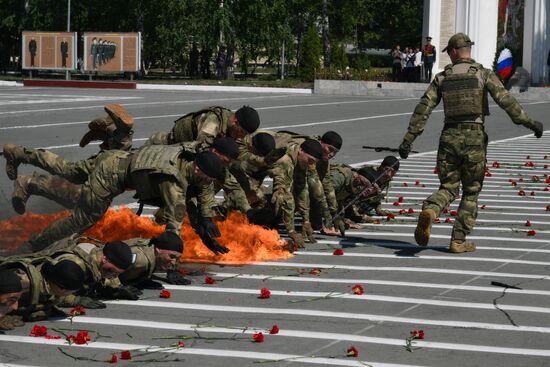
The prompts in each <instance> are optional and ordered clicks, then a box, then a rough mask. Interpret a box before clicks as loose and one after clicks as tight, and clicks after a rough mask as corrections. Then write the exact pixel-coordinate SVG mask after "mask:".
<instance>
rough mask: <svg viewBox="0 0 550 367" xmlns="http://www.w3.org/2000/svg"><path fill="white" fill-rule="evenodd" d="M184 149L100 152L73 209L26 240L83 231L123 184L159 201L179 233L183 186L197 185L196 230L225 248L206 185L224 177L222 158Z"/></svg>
mask: <svg viewBox="0 0 550 367" xmlns="http://www.w3.org/2000/svg"><path fill="white" fill-rule="evenodd" d="M25 151H26V150H25ZM26 152H27V151H26ZM182 153H183V148H182V147H181V146H158V145H157V146H147V147H142V148H141V149H139V150H137V151H135V152H124V151H118V150H113V151H106V152H104V153H102V154H101V155H100V156H99V157H98V159H97V161H96V162H95V167H94V168H93V171H92V172H91V173H90V175H89V176H88V178H87V181H86V182H85V183H84V186H83V188H82V193H81V195H80V198H79V200H78V203H77V205H76V206H75V208H74V212H73V214H72V215H71V216H69V217H67V218H63V219H60V220H58V221H56V222H53V223H51V224H50V225H49V226H48V227H47V228H46V229H44V231H43V232H42V233H41V234H40V235H39V236H38V237H37V238H34V239H32V240H31V241H30V243H29V244H30V245H31V247H32V248H33V250H34V251H36V250H40V249H43V248H45V247H47V246H48V245H50V244H52V243H53V242H55V241H57V240H60V239H62V238H65V237H67V236H69V235H71V234H73V233H81V232H82V231H84V230H86V229H88V228H89V227H90V226H92V225H93V224H94V223H95V222H96V221H97V220H99V219H100V218H101V217H102V216H103V214H104V213H105V211H107V209H108V207H109V205H110V203H111V201H112V200H113V198H114V197H116V196H118V195H120V194H121V193H123V192H124V191H125V190H127V189H135V190H136V191H137V196H138V197H139V199H140V201H141V202H143V203H147V204H151V205H156V206H161V207H163V208H164V220H165V222H166V223H167V228H168V229H170V230H172V231H174V232H176V233H178V234H179V233H180V231H181V224H182V221H183V217H184V214H185V212H186V206H185V203H186V200H185V198H186V193H187V188H188V187H189V186H195V187H197V188H198V191H199V195H198V196H199V208H200V210H201V217H202V218H203V219H202V222H201V223H200V228H198V231H199V235H201V237H202V238H203V242H205V244H206V245H207V247H209V248H210V249H211V250H213V251H215V252H216V253H217V252H227V251H228V250H227V249H226V248H225V247H223V246H220V245H219V244H218V243H217V242H216V241H215V240H214V239H213V238H214V237H218V236H219V230H218V228H217V226H216V225H215V224H214V223H213V222H212V221H211V220H210V218H211V217H212V216H213V212H212V209H211V208H212V207H213V203H214V197H213V194H212V192H213V190H212V189H211V188H210V185H212V181H213V180H214V179H221V178H222V173H223V170H222V165H221V162H220V160H219V158H218V157H217V156H216V155H215V154H214V153H212V152H201V153H200V154H198V155H197V156H196V158H195V161H194V162H193V161H187V160H185V159H184V158H183V156H182Z"/></svg>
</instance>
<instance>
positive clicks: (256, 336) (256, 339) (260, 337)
mask: <svg viewBox="0 0 550 367" xmlns="http://www.w3.org/2000/svg"><path fill="white" fill-rule="evenodd" d="M252 340H253V341H254V343H263V342H264V334H263V333H261V332H259V333H256V334H254V335H252Z"/></svg>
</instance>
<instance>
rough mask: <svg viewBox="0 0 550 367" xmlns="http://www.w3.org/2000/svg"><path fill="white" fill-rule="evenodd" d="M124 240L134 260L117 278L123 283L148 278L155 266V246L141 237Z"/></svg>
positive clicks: (137, 281) (136, 281)
mask: <svg viewBox="0 0 550 367" xmlns="http://www.w3.org/2000/svg"><path fill="white" fill-rule="evenodd" d="M124 242H125V243H126V244H128V246H130V250H132V254H134V255H135V259H136V261H135V262H134V263H133V264H132V266H130V267H129V268H128V269H127V270H125V271H124V273H122V274H120V275H119V277H118V279H120V281H121V282H122V283H123V284H132V283H139V282H141V281H144V280H146V279H150V278H151V277H152V276H153V273H154V272H155V266H156V258H155V246H153V245H152V244H151V241H150V240H148V239H142V238H134V239H130V240H126V241H124Z"/></svg>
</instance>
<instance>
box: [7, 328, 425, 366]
mask: <svg viewBox="0 0 550 367" xmlns="http://www.w3.org/2000/svg"><path fill="white" fill-rule="evenodd" d="M0 340H1V341H5V342H15V343H28V344H40V345H51V346H57V347H66V348H84V349H107V350H116V351H120V350H130V351H132V352H135V353H137V352H140V351H145V350H146V351H147V352H150V353H154V352H161V353H170V354H183V355H186V354H187V355H200V356H207V357H224V358H228V357H229V358H245V359H255V360H258V361H262V360H269V361H271V360H275V361H276V360H281V359H283V360H286V359H296V358H299V361H300V362H301V363H310V364H319V365H325V366H359V367H361V366H365V363H367V365H371V366H373V367H419V366H413V365H405V364H392V363H376V362H370V361H364V362H363V361H360V360H356V359H353V360H352V359H349V358H348V359H337V358H309V357H304V358H302V356H299V355H295V354H280V353H262V352H248V351H239V350H235V349H213V348H205V349H203V348H195V347H193V348H175V347H174V348H166V347H161V346H152V345H145V344H128V343H108V342H93V343H89V344H83V345H78V344H71V345H68V344H67V343H66V341H65V340H52V339H45V338H35V337H32V336H16V335H0ZM134 362H136V361H134ZM163 362H164V361H163ZM105 363H107V362H105ZM180 363H181V362H180Z"/></svg>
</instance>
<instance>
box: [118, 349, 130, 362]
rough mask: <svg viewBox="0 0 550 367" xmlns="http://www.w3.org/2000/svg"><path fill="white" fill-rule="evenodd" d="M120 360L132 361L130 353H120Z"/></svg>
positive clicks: (125, 351)
mask: <svg viewBox="0 0 550 367" xmlns="http://www.w3.org/2000/svg"><path fill="white" fill-rule="evenodd" d="M120 359H123V360H126V361H129V360H130V359H132V353H130V351H129V350H123V351H122V352H120Z"/></svg>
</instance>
